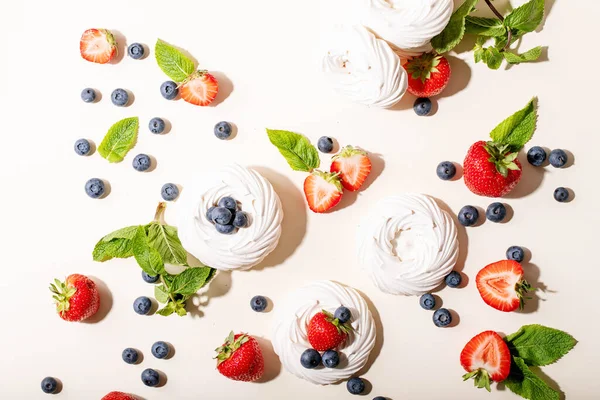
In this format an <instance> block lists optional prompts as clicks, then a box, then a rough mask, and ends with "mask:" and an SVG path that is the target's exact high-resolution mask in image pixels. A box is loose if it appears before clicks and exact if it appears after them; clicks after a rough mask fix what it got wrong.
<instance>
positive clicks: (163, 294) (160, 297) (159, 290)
mask: <svg viewBox="0 0 600 400" xmlns="http://www.w3.org/2000/svg"><path fill="white" fill-rule="evenodd" d="M154 298H156V301H158V302H159V303H162V304H165V303H166V302H167V301H169V293H168V292H167V289H166V288H165V286H164V285H156V286H154Z"/></svg>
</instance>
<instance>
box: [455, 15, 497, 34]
mask: <svg viewBox="0 0 600 400" xmlns="http://www.w3.org/2000/svg"><path fill="white" fill-rule="evenodd" d="M465 33H468V34H473V35H479V36H489V37H494V36H502V35H505V34H506V27H505V26H504V25H502V21H500V20H499V19H498V18H481V17H472V16H467V17H466V18H465Z"/></svg>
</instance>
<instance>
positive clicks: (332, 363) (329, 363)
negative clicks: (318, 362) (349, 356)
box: [321, 350, 340, 368]
mask: <svg viewBox="0 0 600 400" xmlns="http://www.w3.org/2000/svg"><path fill="white" fill-rule="evenodd" d="M321 358H322V359H323V365H324V366H325V367H327V368H335V367H337V366H338V365H339V363H340V355H339V354H338V352H337V351H335V350H327V351H326V352H325V353H323V356H322V357H321Z"/></svg>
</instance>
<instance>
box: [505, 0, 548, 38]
mask: <svg viewBox="0 0 600 400" xmlns="http://www.w3.org/2000/svg"><path fill="white" fill-rule="evenodd" d="M542 19H544V0H530V1H528V2H527V3H525V4H523V5H522V6H520V7H517V8H515V9H514V10H513V11H512V12H511V13H510V14H508V15H507V16H506V17H505V18H504V26H506V27H507V28H508V29H514V30H516V31H517V32H516V34H517V35H522V34H524V33H527V32H533V31H534V30H535V28H537V27H538V25H539V24H540V23H541V22H542Z"/></svg>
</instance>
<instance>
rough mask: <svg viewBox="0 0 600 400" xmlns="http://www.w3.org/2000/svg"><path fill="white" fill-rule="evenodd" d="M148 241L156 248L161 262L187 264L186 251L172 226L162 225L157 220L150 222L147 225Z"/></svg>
mask: <svg viewBox="0 0 600 400" xmlns="http://www.w3.org/2000/svg"><path fill="white" fill-rule="evenodd" d="M148 243H149V244H150V246H152V247H154V248H155V249H156V250H158V253H159V254H160V256H161V257H162V259H163V262H165V263H167V264H173V265H186V264H187V252H186V251H185V249H184V248H183V245H182V244H181V241H180V240H179V237H178V236H177V228H175V227H174V226H170V225H162V224H161V223H159V222H157V221H154V222H151V223H150V224H149V225H148Z"/></svg>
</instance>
